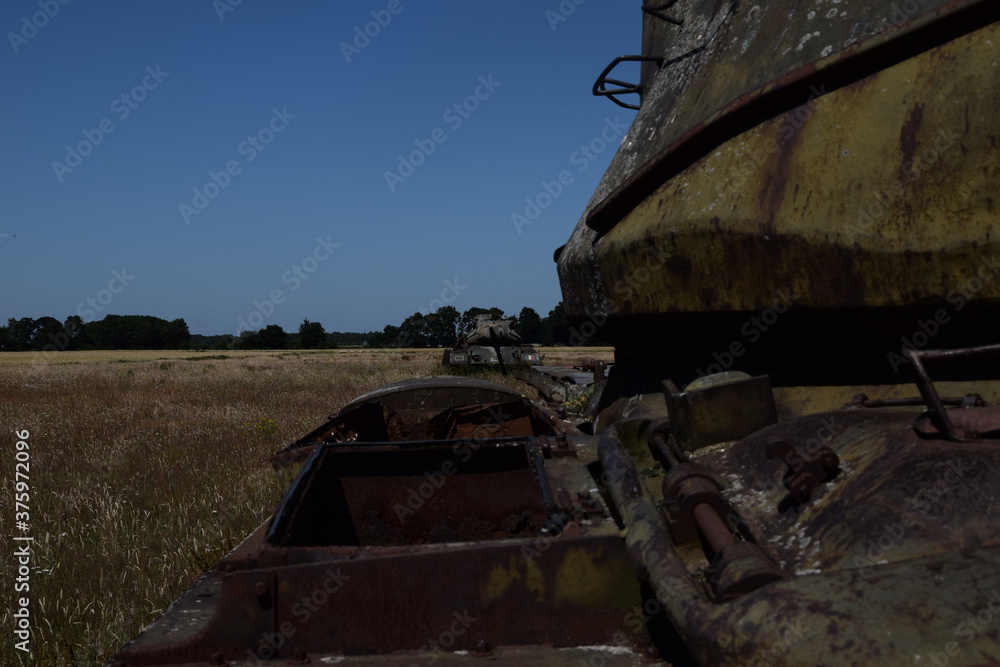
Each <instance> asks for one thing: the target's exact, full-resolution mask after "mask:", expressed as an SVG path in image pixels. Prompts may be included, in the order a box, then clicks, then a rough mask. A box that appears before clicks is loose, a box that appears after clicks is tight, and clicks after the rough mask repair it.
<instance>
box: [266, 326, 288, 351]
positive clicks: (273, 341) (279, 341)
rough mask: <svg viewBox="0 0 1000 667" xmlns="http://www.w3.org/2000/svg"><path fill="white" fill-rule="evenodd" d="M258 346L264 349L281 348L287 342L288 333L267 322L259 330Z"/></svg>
mask: <svg viewBox="0 0 1000 667" xmlns="http://www.w3.org/2000/svg"><path fill="white" fill-rule="evenodd" d="M259 336H260V346H261V347H263V348H264V349H266V350H283V349H284V348H285V344H286V343H287V342H288V334H287V333H285V330H284V329H282V328H281V327H280V326H279V325H277V324H269V325H267V326H266V327H264V328H263V329H261V330H260V333H259Z"/></svg>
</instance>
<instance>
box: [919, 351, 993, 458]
mask: <svg viewBox="0 0 1000 667" xmlns="http://www.w3.org/2000/svg"><path fill="white" fill-rule="evenodd" d="M903 354H904V355H905V356H906V358H907V359H909V360H910V363H911V364H913V371H914V373H916V375H917V379H916V384H917V389H919V390H920V395H921V396H923V398H924V401H925V402H926V403H927V408H928V410H929V412H930V414H929V416H930V419H931V422H932V423H933V424H934V426H935V427H936V428H937V430H938V431H940V432H941V433H942V434H944V437H945V438H946V439H948V440H950V441H952V442H976V441H978V440H979V434H978V433H969V432H964V433H959V432H958V430H957V429H956V428H955V425H954V424H953V423H952V421H951V418H950V417H949V416H948V411H947V410H945V407H944V402H943V401H942V399H941V397H940V396H939V395H938V393H937V389H936V388H935V387H934V381H933V380H931V377H930V375H929V374H928V373H927V369H926V368H924V361H939V360H947V359H968V358H970V357H989V356H997V355H1000V345H980V346H978V347H966V348H961V349H957V350H904V351H903Z"/></svg>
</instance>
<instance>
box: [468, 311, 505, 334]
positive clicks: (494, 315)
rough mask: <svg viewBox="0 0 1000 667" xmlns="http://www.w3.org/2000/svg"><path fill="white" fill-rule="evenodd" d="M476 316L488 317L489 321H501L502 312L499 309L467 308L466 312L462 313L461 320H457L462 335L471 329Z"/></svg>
mask: <svg viewBox="0 0 1000 667" xmlns="http://www.w3.org/2000/svg"><path fill="white" fill-rule="evenodd" d="M476 315H489V318H490V319H491V320H502V319H503V310H501V309H500V308H496V307H494V308H475V307H473V308H469V309H468V310H467V311H465V312H464V313H462V318H461V319H460V320H459V326H460V327H461V331H462V333H465V332H466V331H468V330H469V329H470V328H471V327H472V321H473V320H474V319H476Z"/></svg>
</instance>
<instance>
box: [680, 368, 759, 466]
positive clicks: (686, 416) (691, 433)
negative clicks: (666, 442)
mask: <svg viewBox="0 0 1000 667" xmlns="http://www.w3.org/2000/svg"><path fill="white" fill-rule="evenodd" d="M663 389H664V394H665V396H666V401H667V412H668V413H669V415H670V424H671V427H672V429H673V434H674V437H675V438H676V439H677V442H678V443H679V444H680V446H681V447H682V448H684V449H688V450H693V449H698V448H699V447H703V446H705V445H710V444H712V443H716V442H720V441H722V440H737V439H739V438H742V437H743V436H745V435H748V434H750V433H753V432H754V431H756V430H757V429H760V428H763V427H764V426H767V425H769V424H773V423H774V422H776V421H777V420H778V417H777V413H776V411H775V407H774V397H773V396H772V395H771V383H770V380H769V378H768V377H767V376H761V377H756V378H747V379H745V380H737V381H732V382H726V383H724V384H718V385H715V386H708V387H705V388H703V389H690V388H689V389H688V390H687V391H683V392H682V391H680V390H679V389H677V387H676V386H675V385H674V383H673V382H671V381H670V380H666V381H665V382H664V383H663Z"/></svg>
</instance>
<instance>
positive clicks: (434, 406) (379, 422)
mask: <svg viewBox="0 0 1000 667" xmlns="http://www.w3.org/2000/svg"><path fill="white" fill-rule="evenodd" d="M473 406H475V407H473ZM484 413H485V414H484ZM547 432H549V430H548V429H546V427H545V425H544V421H543V420H542V419H540V418H539V417H538V416H537V415H536V414H535V413H534V412H533V411H532V410H531V408H530V407H529V405H528V404H527V402H526V401H525V400H524V399H523V398H522V397H521V396H520V394H518V393H517V392H515V391H513V390H512V389H510V388H509V387H506V386H505V385H501V384H499V383H496V382H490V381H487V380H480V379H476V378H458V377H444V378H421V379H414V380H406V381H404V382H399V383H395V384H392V385H387V386H385V387H382V388H380V389H377V390H375V391H372V392H369V393H367V394H365V395H363V396H360V397H359V398H357V399H355V400H353V401H351V402H350V403H349V404H347V405H346V406H344V408H343V409H342V410H341V411H340V412H339V413H337V414H336V415H334V416H332V417H331V418H330V420H329V421H327V422H326V423H325V424H323V425H322V426H320V427H319V428H317V429H315V430H313V431H311V432H310V433H308V434H306V435H305V436H303V437H302V438H299V439H298V440H296V441H295V442H294V443H292V444H291V445H288V446H287V447H285V448H283V449H281V450H280V451H278V452H276V453H275V454H274V455H273V456H272V457H271V463H272V465H274V467H276V468H278V467H282V466H285V465H291V464H296V463H302V462H303V461H305V460H306V459H307V458H308V457H309V456H310V455H311V454H312V452H313V450H314V449H315V448H316V445H317V444H318V443H324V442H326V443H330V442H342V443H343V442H385V441H391V440H397V441H402V440H417V439H429V438H438V439H442V438H445V439H447V438H455V437H490V436H504V435H527V434H529V433H547Z"/></svg>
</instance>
